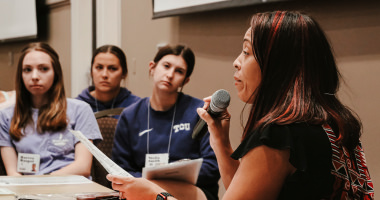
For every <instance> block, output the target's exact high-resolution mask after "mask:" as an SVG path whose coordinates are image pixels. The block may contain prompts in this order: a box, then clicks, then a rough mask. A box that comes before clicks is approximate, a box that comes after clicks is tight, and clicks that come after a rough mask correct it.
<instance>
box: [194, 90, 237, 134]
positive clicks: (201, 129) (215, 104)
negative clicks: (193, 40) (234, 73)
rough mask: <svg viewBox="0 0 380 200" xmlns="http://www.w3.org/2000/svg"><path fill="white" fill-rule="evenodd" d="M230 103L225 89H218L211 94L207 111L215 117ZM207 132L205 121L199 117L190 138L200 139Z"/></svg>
mask: <svg viewBox="0 0 380 200" xmlns="http://www.w3.org/2000/svg"><path fill="white" fill-rule="evenodd" d="M228 105H230V94H229V93H228V91H227V90H223V89H220V90H218V91H216V92H214V94H213V95H212V96H211V102H210V106H209V107H208V108H207V110H206V111H207V112H208V113H209V114H210V115H211V117H213V118H217V117H219V116H220V114H221V113H222V112H223V111H225V110H226V108H227V107H228ZM206 132H207V123H206V122H205V121H204V120H203V119H199V121H198V122H197V124H195V127H194V130H193V134H192V135H191V138H193V139H201V138H202V137H203V136H204V135H205V134H206Z"/></svg>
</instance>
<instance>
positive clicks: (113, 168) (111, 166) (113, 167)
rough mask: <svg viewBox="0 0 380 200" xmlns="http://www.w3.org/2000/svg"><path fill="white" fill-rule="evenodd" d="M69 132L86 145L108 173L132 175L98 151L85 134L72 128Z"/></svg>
mask: <svg viewBox="0 0 380 200" xmlns="http://www.w3.org/2000/svg"><path fill="white" fill-rule="evenodd" d="M70 132H71V133H73V134H74V135H75V137H76V138H78V140H79V141H81V142H82V143H83V144H84V145H85V146H86V147H87V149H88V150H89V151H90V152H91V153H92V155H94V157H95V158H96V160H98V161H99V163H100V164H101V165H102V166H103V167H104V169H105V170H106V171H107V172H108V173H110V174H113V175H119V176H128V177H132V175H131V174H129V173H128V172H127V171H125V170H124V169H123V168H121V167H120V166H119V165H117V164H116V163H115V162H113V161H112V160H111V159H110V158H108V157H107V156H106V155H105V154H104V153H103V152H102V151H100V150H99V149H98V147H96V146H95V145H94V144H93V143H91V142H90V141H89V140H88V139H87V138H86V136H84V135H83V133H82V132H80V131H74V130H70Z"/></svg>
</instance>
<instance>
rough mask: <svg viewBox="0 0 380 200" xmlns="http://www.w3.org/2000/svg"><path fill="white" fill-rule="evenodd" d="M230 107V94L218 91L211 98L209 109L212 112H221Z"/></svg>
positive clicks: (225, 91)
mask: <svg viewBox="0 0 380 200" xmlns="http://www.w3.org/2000/svg"><path fill="white" fill-rule="evenodd" d="M229 105H230V93H228V91H227V90H223V89H220V90H218V91H216V92H214V94H213V95H212V96H211V103H210V109H211V110H212V111H213V112H216V113H218V112H223V111H224V110H225V109H226V108H227V107H228V106H229Z"/></svg>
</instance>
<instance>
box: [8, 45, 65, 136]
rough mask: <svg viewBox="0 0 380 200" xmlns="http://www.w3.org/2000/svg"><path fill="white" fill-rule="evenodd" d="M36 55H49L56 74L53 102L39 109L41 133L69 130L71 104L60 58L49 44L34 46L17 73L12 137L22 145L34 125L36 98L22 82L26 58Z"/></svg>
mask: <svg viewBox="0 0 380 200" xmlns="http://www.w3.org/2000/svg"><path fill="white" fill-rule="evenodd" d="M32 51H41V52H44V53H46V54H48V55H49V57H50V58H51V63H52V66H53V70H54V81H53V85H52V86H51V88H50V89H49V90H48V91H47V98H48V99H49V101H48V103H47V104H46V105H43V106H42V107H41V108H40V109H39V113H38V120H37V130H38V132H40V133H42V132H44V131H58V130H62V129H64V128H66V126H67V119H66V118H67V117H66V108H67V102H66V95H65V87H64V84H63V73H62V68H61V64H60V62H59V57H58V54H57V52H56V51H55V50H54V49H53V48H52V47H50V46H49V45H48V44H46V43H42V42H36V43H30V44H29V45H27V46H26V47H25V48H24V49H23V50H22V52H21V56H20V59H19V62H18V65H17V71H16V84H15V85H16V104H15V108H14V115H13V118H12V122H11V127H10V135H11V137H12V139H14V140H16V141H19V140H20V139H21V137H22V136H23V134H22V129H24V128H25V127H26V126H27V125H28V123H30V122H32V114H31V108H32V95H31V94H30V92H29V91H28V90H27V89H26V87H25V83H24V81H23V78H22V69H23V62H24V58H25V56H26V54H28V53H30V52H32Z"/></svg>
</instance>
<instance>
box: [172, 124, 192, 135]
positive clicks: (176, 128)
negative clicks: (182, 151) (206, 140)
mask: <svg viewBox="0 0 380 200" xmlns="http://www.w3.org/2000/svg"><path fill="white" fill-rule="evenodd" d="M173 129H174V133H177V132H178V131H183V130H186V131H189V130H190V123H180V124H176V125H174V126H173Z"/></svg>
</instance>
